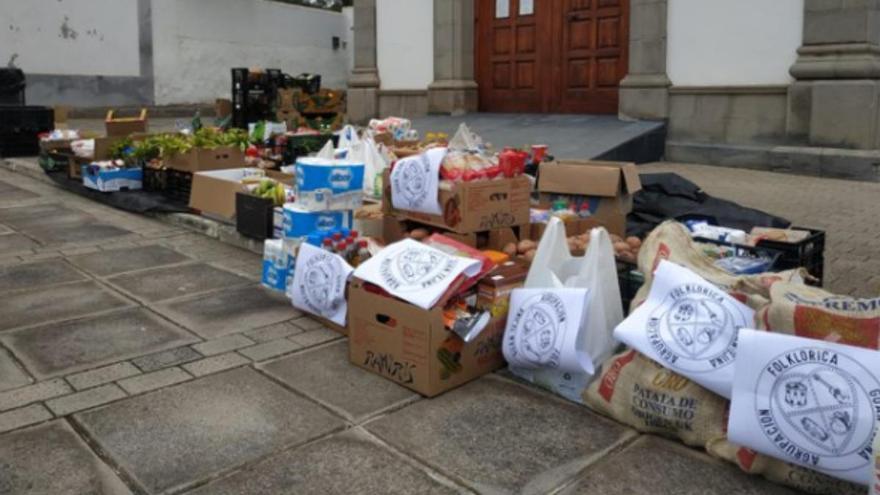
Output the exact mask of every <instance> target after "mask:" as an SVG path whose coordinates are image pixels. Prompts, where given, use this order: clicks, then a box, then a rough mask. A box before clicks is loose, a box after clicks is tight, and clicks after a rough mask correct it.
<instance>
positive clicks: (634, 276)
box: [616, 259, 645, 315]
mask: <svg viewBox="0 0 880 495" xmlns="http://www.w3.org/2000/svg"><path fill="white" fill-rule="evenodd" d="M616 262H617V285H618V286H620V302H622V303H623V314H624V315H627V314H629V305H630V304H631V303H632V300H633V299H635V297H636V293H637V292H638V291H639V289H641V288H642V285H644V283H645V276H644V275H643V274H642V273H641V272H640V271H639V267H638V265H636V264H635V263H630V262H628V261H622V260H619V259H618V260H616Z"/></svg>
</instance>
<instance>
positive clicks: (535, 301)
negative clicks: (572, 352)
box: [510, 292, 568, 368]
mask: <svg viewBox="0 0 880 495" xmlns="http://www.w3.org/2000/svg"><path fill="white" fill-rule="evenodd" d="M567 324H568V318H567V315H566V312H565V303H563V302H562V300H561V299H560V298H559V297H558V296H557V295H556V294H553V293H551V292H545V293H543V294H538V295H536V296H532V297H530V298H529V299H528V300H526V302H525V303H524V304H523V305H522V306H521V307H520V308H519V310H517V312H516V314H515V315H514V321H513V325H512V327H511V328H513V332H511V334H510V337H511V338H512V339H513V342H511V343H512V344H513V349H514V351H515V353H516V355H517V357H519V358H520V359H522V360H525V361H527V362H529V363H531V364H533V365H535V366H540V367H547V368H556V367H558V366H559V358H560V350H559V348H560V343H561V341H562V337H563V336H564V334H565V330H566V325H567Z"/></svg>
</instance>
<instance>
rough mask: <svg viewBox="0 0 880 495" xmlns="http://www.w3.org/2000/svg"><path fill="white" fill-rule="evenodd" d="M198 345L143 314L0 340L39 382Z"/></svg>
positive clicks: (51, 326)
mask: <svg viewBox="0 0 880 495" xmlns="http://www.w3.org/2000/svg"><path fill="white" fill-rule="evenodd" d="M197 340H198V339H196V338H195V337H193V336H192V335H190V334H189V333H188V332H186V331H184V330H182V329H179V328H177V327H174V326H173V325H171V324H170V323H168V322H167V321H165V320H163V319H162V318H159V317H158V316H156V315H155V314H152V313H151V312H150V311H148V310H146V309H143V308H132V309H125V310H121V311H114V312H111V313H107V314H103V315H100V316H96V317H92V318H84V319H80V320H75V321H69V322H64V323H53V324H49V325H43V326H39V327H33V328H26V329H23V330H17V331H14V332H9V333H7V334H3V335H0V341H2V342H3V343H4V344H5V345H6V346H7V347H8V348H9V349H11V350H12V351H13V352H14V353H15V355H16V356H18V358H19V359H20V360H21V362H22V364H24V366H25V367H26V368H27V369H28V370H30V371H31V373H33V374H34V376H36V377H38V378H48V377H52V376H58V375H63V374H67V373H72V372H75V371H80V370H83V369H87V368H94V367H96V366H100V365H102V364H107V363H111V362H115V361H120V360H123V359H128V358H131V357H136V356H140V355H143V354H149V353H152V352H158V351H162V350H165V349H169V348H173V347H178V346H181V345H184V344H188V343H191V342H195V341H197Z"/></svg>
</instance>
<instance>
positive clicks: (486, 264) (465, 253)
mask: <svg viewBox="0 0 880 495" xmlns="http://www.w3.org/2000/svg"><path fill="white" fill-rule="evenodd" d="M423 243H424V244H427V245H428V246H431V247H432V248H434V249H437V250H439V251H442V252H444V253H446V254H451V255H453V256H460V257H462V258H470V259H473V260H477V261H479V262H480V271H479V272H477V273H476V274H475V275H474V276H472V277H470V278H468V279H467V280H466V281H465V282H464V283H462V284H461V286H460V287H459V288H458V291H459V292H464V291H466V290H468V289H469V288H471V287H473V286H474V285H476V283H477V282H478V281H479V280H480V279H481V278H483V277H484V276H485V275H486V274H487V273H489V272H490V271H492V269H493V268H495V263H493V262H492V260H491V259H489V257H488V256H486V255H484V254H483V253H482V252H480V251H478V250H477V249H474V248H472V247H470V246H468V245H467V244H462V243H460V242H458V241H456V240H453V239H450V238H449V237H446V236H445V235H441V234H432V235H431V236H430V237H428V238H427V239H425V240H424V241H423Z"/></svg>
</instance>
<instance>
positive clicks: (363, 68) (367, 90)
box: [348, 0, 379, 124]
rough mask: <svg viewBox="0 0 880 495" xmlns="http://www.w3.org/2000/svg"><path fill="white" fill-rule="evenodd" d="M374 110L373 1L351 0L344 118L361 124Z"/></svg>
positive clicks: (376, 71)
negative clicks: (351, 51)
mask: <svg viewBox="0 0 880 495" xmlns="http://www.w3.org/2000/svg"><path fill="white" fill-rule="evenodd" d="M378 111H379V69H378V68H377V67H376V0H354V70H352V72H351V78H350V79H349V80H348V118H349V120H350V121H352V122H354V123H357V124H365V123H366V122H367V121H368V120H370V119H371V118H374V117H376V116H377V114H378Z"/></svg>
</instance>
